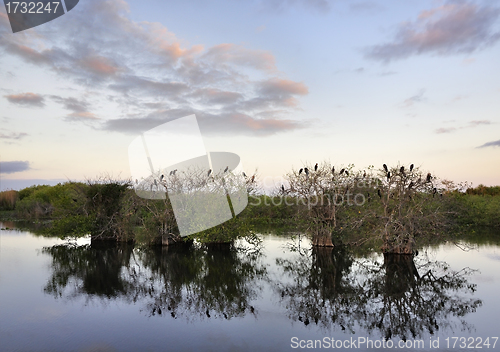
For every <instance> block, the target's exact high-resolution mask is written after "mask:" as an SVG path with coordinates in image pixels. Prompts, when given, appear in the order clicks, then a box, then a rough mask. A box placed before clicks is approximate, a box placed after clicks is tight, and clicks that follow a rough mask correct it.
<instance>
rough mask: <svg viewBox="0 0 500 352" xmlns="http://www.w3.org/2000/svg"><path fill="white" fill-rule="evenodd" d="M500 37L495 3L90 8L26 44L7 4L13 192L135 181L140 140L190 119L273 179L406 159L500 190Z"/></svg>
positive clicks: (0, 129)
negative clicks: (308, 169) (58, 184)
mask: <svg viewBox="0 0 500 352" xmlns="http://www.w3.org/2000/svg"><path fill="white" fill-rule="evenodd" d="M499 40H500V2H496V1H472V0H471V1H422V0H418V1H417V0H414V1H412V0H408V1H395V0H394V1H390V0H385V1H382V0H380V1H347V0H332V1H328V0H316V1H306V0H271V1H264V0H262V1H251V0H238V1H229V0H219V1H182V2H174V1H159V0H158V1H154V0H142V1H132V0H130V1H121V0H107V1H102V0H99V1H98V0H80V4H79V5H78V6H77V7H76V8H75V9H74V10H72V11H71V12H69V13H68V14H66V15H65V16H62V17H60V18H58V19H56V20H54V21H52V22H49V23H46V24H44V25H41V26H39V27H36V28H33V29H29V30H26V31H23V32H19V33H15V34H13V33H12V31H11V30H10V26H9V24H8V22H7V19H6V15H5V9H4V8H3V7H2V8H1V9H0V55H1V56H0V57H1V62H2V70H1V71H0V158H1V161H2V171H3V172H2V174H1V178H2V184H1V186H0V187H1V188H2V189H5V188H9V187H13V188H15V187H17V186H18V185H20V184H21V183H19V181H17V182H14V181H12V180H25V181H23V182H22V185H23V186H24V185H26V184H29V183H33V182H37V183H38V182H42V181H40V180H54V179H63V180H64V179H72V180H81V179H84V178H86V177H87V178H91V177H96V176H98V175H101V174H103V173H108V174H112V175H120V176H121V177H127V176H128V175H129V173H130V170H129V166H128V160H127V157H128V155H127V149H128V145H129V143H130V142H131V141H132V140H133V139H134V138H135V136H136V135H137V134H138V133H139V132H141V131H144V130H147V129H149V128H152V127H154V126H156V125H158V124H160V123H163V122H166V121H169V120H171V119H172V118H178V117H182V116H186V115H189V114H190V113H193V112H194V113H196V114H197V116H198V117H199V119H200V128H201V130H202V133H203V135H204V136H205V145H206V147H207V148H208V149H209V150H212V151H229V152H234V153H237V154H239V155H240V156H241V157H242V160H243V165H244V167H245V169H247V170H248V171H249V172H252V171H253V170H254V169H256V168H257V169H258V171H259V174H260V175H261V177H265V176H278V175H283V174H284V173H286V172H288V171H289V170H290V169H291V168H292V167H295V168H299V167H301V166H302V165H303V163H304V162H309V163H311V164H314V163H316V162H321V161H323V160H329V161H331V162H333V163H335V164H337V165H347V164H349V163H353V164H355V165H356V167H359V168H361V169H363V168H366V167H367V166H368V165H375V166H377V167H379V166H380V165H381V164H382V163H386V164H392V165H394V164H397V163H398V162H401V163H404V164H409V163H415V164H417V165H420V166H422V168H423V169H425V170H429V171H431V172H432V173H433V174H436V175H438V176H439V177H441V178H445V179H451V180H454V181H457V182H459V181H470V182H473V183H474V184H475V185H478V184H479V183H483V184H487V185H493V184H500V163H499V159H500V157H499V156H500V126H499V123H500V118H499V115H498V114H499V111H500V83H499V82H500V71H499V70H498V58H499V57H500V45H498V42H499ZM481 146H483V147H481ZM33 180H37V181H33Z"/></svg>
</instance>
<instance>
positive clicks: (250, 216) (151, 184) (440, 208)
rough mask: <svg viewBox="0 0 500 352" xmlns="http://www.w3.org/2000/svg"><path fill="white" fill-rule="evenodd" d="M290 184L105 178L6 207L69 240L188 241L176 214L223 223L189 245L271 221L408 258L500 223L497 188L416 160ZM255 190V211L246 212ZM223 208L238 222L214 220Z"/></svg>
mask: <svg viewBox="0 0 500 352" xmlns="http://www.w3.org/2000/svg"><path fill="white" fill-rule="evenodd" d="M284 180H285V181H284V183H283V185H279V187H278V188H277V189H276V191H275V192H274V194H273V195H271V196H268V195H265V194H264V193H263V192H262V191H259V189H258V187H257V182H256V180H255V176H251V177H247V176H246V175H245V174H244V173H241V174H235V173H232V172H231V171H229V172H227V170H224V171H221V172H218V173H215V172H211V171H210V172H207V171H206V170H191V171H179V172H177V173H176V172H175V171H172V172H170V174H168V175H160V174H158V175H155V176H152V177H150V178H149V179H141V180H134V181H130V180H129V181H120V180H114V179H111V178H110V177H103V178H99V179H95V180H89V181H87V182H86V183H81V182H67V183H64V184H58V185H56V186H32V187H28V188H25V189H23V190H21V191H19V192H16V191H6V192H1V193H0V206H1V207H2V210H9V209H14V208H15V210H16V213H17V215H18V217H20V218H27V219H51V220H52V222H51V226H50V228H49V229H48V230H47V231H49V232H50V233H52V234H56V235H60V236H63V237H68V236H81V235H86V234H91V235H92V238H93V239H94V240H97V239H113V240H118V241H134V240H135V241H140V242H146V243H163V244H171V243H173V242H182V241H184V240H186V238H181V237H180V236H179V233H180V229H179V223H178V221H179V212H177V213H175V212H174V209H175V208H177V209H182V211H183V212H182V213H183V214H184V215H183V216H184V218H183V219H182V226H184V227H185V228H188V229H197V228H200V229H202V228H203V226H202V225H204V224H206V223H207V222H209V220H210V221H212V222H214V225H216V226H213V227H211V228H209V229H207V230H203V231H199V232H197V233H196V234H195V235H193V236H189V238H187V239H188V240H190V239H194V238H196V239H198V240H199V241H201V242H215V243H225V242H231V241H234V240H235V239H237V238H240V237H251V236H255V235H254V233H255V231H254V230H255V225H262V224H263V223H268V224H271V225H278V226H282V225H288V227H292V228H293V230H294V231H302V232H306V233H307V234H309V235H310V236H311V237H312V240H313V245H315V246H320V247H321V246H335V245H338V244H360V243H367V242H371V243H372V244H373V246H379V247H381V249H382V251H383V252H385V253H400V254H411V253H413V252H414V251H415V250H416V248H417V247H418V246H419V244H420V243H422V244H425V243H429V241H433V240H435V239H437V238H443V236H445V235H447V234H449V233H450V230H453V231H456V230H457V228H459V227H460V226H465V225H471V224H473V225H487V226H500V220H499V219H500V197H498V195H499V194H500V192H499V191H498V187H485V186H482V185H480V186H479V187H477V188H475V189H473V188H470V186H469V185H468V184H460V185H455V184H454V183H453V182H450V181H446V180H439V179H438V178H437V177H435V176H434V175H431V174H430V173H428V172H424V171H422V170H421V169H420V168H419V167H418V166H417V167H414V165H413V164H412V165H397V166H394V167H387V166H386V165H385V164H384V165H383V167H381V168H380V169H375V168H374V167H373V166H370V167H369V168H367V169H366V170H356V169H355V168H354V165H348V166H345V167H337V166H334V165H332V164H330V163H326V162H325V163H323V164H321V165H318V164H316V165H314V166H313V165H306V166H304V167H303V168H302V169H300V170H294V171H292V172H290V173H288V174H286V175H285V177H284ZM247 194H249V195H250V200H249V206H248V207H247V208H246V209H245V210H243V211H242V209H243V208H244V205H245V204H246V197H247ZM189 197H191V198H194V199H196V200H197V201H196V202H193V201H192V199H188V198H189ZM243 198H245V201H244V202H243ZM228 204H229V208H228ZM194 205H195V206H194ZM224 207H225V208H227V209H226V210H224V209H223V208H224ZM223 211H226V212H227V213H228V214H229V217H230V218H231V220H229V221H214V218H215V220H218V219H217V217H218V216H220V214H221V213H222V212H223ZM241 211H242V213H241V214H239V215H237V214H238V213H240V212H241ZM229 212H230V213H229ZM231 214H232V215H233V216H232V217H231ZM176 215H177V218H176ZM234 215H237V216H234ZM208 218H210V219H208ZM221 218H223V217H222V216H221ZM224 220H225V219H224ZM205 228H206V226H205ZM196 231H197V230H196ZM196 231H192V232H196Z"/></svg>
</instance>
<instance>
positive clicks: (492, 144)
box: [478, 139, 500, 148]
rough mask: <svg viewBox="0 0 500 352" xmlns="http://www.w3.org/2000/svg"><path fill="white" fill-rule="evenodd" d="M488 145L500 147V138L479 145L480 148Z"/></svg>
mask: <svg viewBox="0 0 500 352" xmlns="http://www.w3.org/2000/svg"><path fill="white" fill-rule="evenodd" d="M486 147H500V139H499V140H498V141H493V142H488V143H484V144H483V145H481V146H479V147H478V148H486Z"/></svg>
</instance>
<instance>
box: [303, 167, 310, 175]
mask: <svg viewBox="0 0 500 352" xmlns="http://www.w3.org/2000/svg"><path fill="white" fill-rule="evenodd" d="M304 172H305V173H306V175H307V176H309V169H308V168H307V167H305V168H304Z"/></svg>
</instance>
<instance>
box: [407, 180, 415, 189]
mask: <svg viewBox="0 0 500 352" xmlns="http://www.w3.org/2000/svg"><path fill="white" fill-rule="evenodd" d="M414 185H415V184H414V183H413V181H411V182H410V184H409V185H408V189H411V188H412V187H413V186H414Z"/></svg>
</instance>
